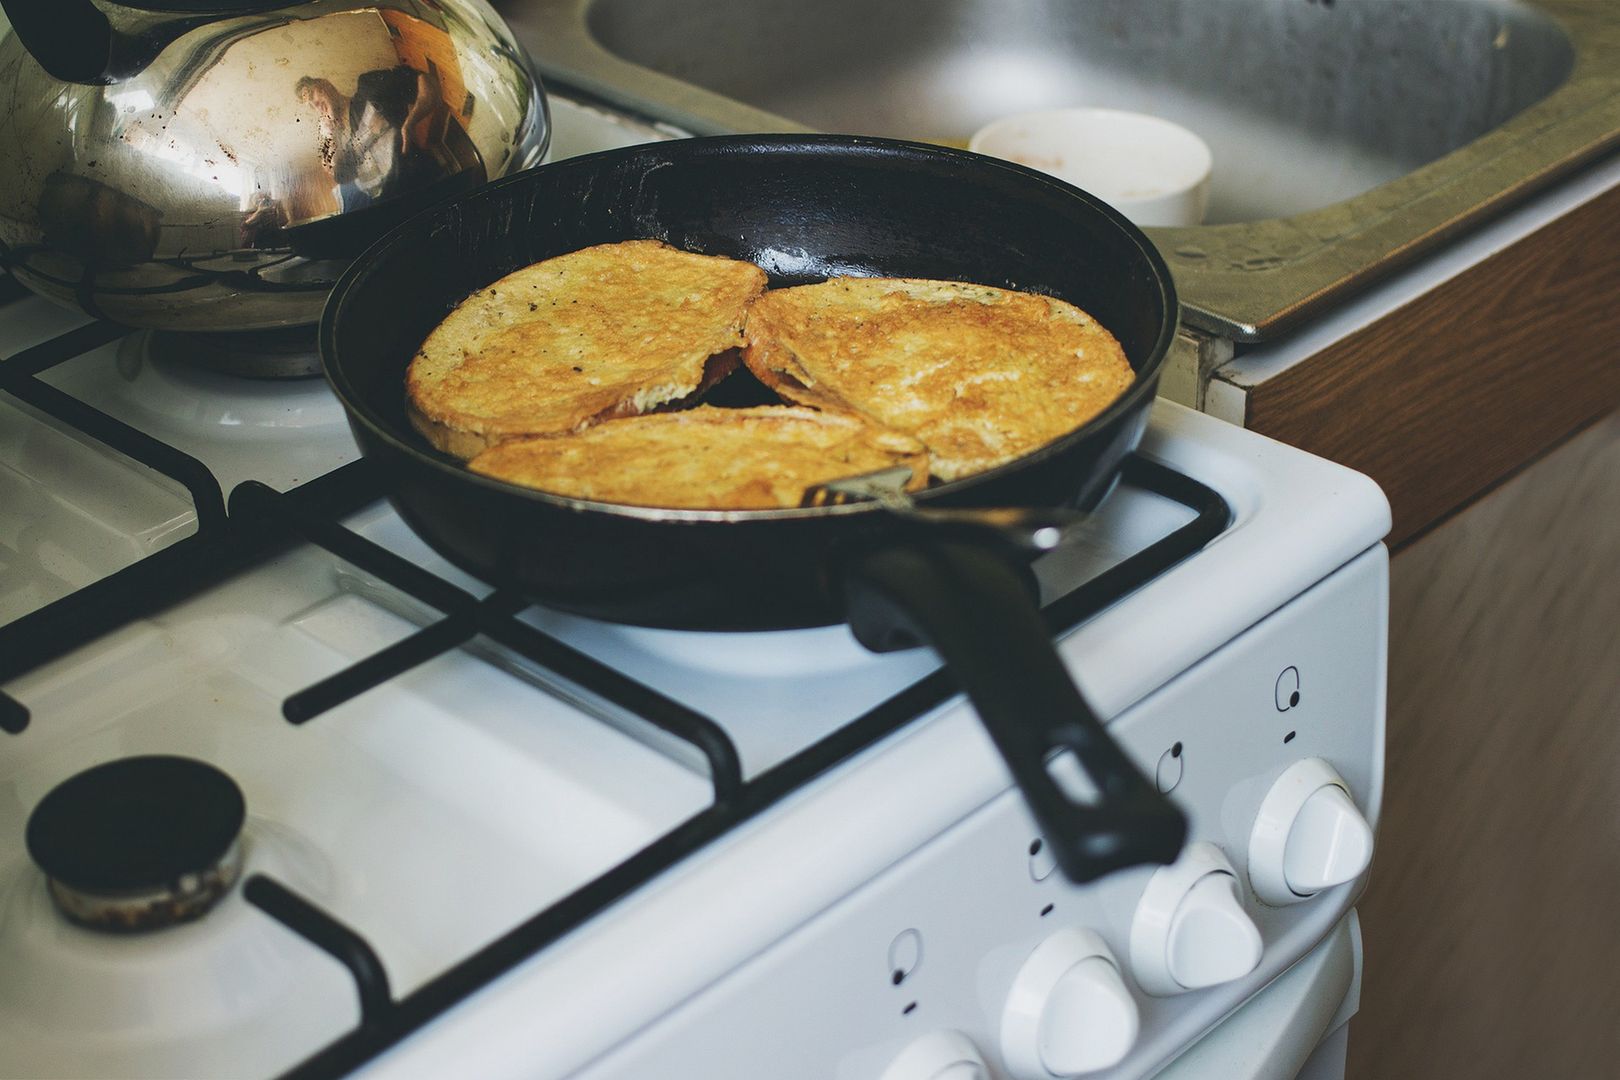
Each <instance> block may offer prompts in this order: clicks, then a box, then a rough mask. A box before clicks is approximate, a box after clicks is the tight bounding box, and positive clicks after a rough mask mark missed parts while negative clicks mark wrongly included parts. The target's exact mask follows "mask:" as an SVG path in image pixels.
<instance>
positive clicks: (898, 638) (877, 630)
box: [844, 538, 1187, 883]
mask: <svg viewBox="0 0 1620 1080" xmlns="http://www.w3.org/2000/svg"><path fill="white" fill-rule="evenodd" d="M844 590H845V601H846V604H847V607H846V614H847V616H848V618H849V623H850V628H851V629H852V630H853V631H854V633H855V636H856V638H857V639H858V640H859V641H860V642H861V644H863V645H865V646H866V647H867V648H869V649H872V650H874V651H877V652H885V651H888V650H891V649H895V648H905V647H909V646H911V645H916V644H921V643H924V642H926V643H927V644H930V645H932V646H933V647H934V648H935V649H936V650H937V651H938V652H939V654H940V655H941V656H942V657H943V658H944V660H945V663H946V665H947V666H948V667H949V668H950V670H951V672H952V673H953V674H954V675H955V676H956V679H957V681H958V682H959V683H960V684H961V686H962V689H963V690H965V691H966V692H967V696H968V698H969V700H971V701H972V702H973V707H974V708H975V709H976V710H977V711H978V714H979V718H980V720H981V721H983V723H984V726H985V728H986V729H987V730H988V732H989V734H990V738H991V740H992V741H994V742H995V744H996V747H997V749H999V750H1000V751H1001V755H1002V757H1004V758H1005V759H1006V761H1007V765H1008V767H1009V768H1010V769H1011V770H1012V774H1013V777H1014V779H1015V780H1017V782H1018V786H1019V787H1020V788H1021V789H1022V790H1023V793H1024V798H1025V799H1026V800H1027V801H1028V803H1029V807H1030V810H1031V811H1032V812H1033V814H1034V816H1035V820H1036V822H1037V823H1038V824H1039V825H1040V827H1041V831H1042V833H1043V834H1044V836H1045V838H1046V840H1047V842H1048V843H1050V844H1051V845H1052V850H1053V855H1054V857H1055V859H1056V860H1057V864H1058V866H1059V867H1061V868H1062V870H1063V872H1064V874H1065V875H1066V876H1067V877H1068V878H1069V880H1071V881H1074V882H1076V883H1083V882H1087V881H1092V880H1095V879H1096V878H1099V877H1102V876H1103V875H1104V874H1108V873H1111V872H1113V871H1115V870H1120V869H1124V868H1125V867H1128V866H1136V865H1140V864H1142V863H1159V864H1163V863H1170V862H1173V861H1174V860H1175V858H1176V856H1177V855H1178V854H1179V853H1180V851H1181V846H1182V844H1183V842H1184V841H1185V840H1186V836H1187V819H1186V817H1185V816H1184V815H1183V814H1182V813H1181V811H1180V810H1178V809H1177V808H1176V807H1175V806H1174V805H1173V804H1172V803H1171V802H1170V800H1169V799H1167V798H1165V796H1164V795H1162V794H1160V793H1159V790H1158V789H1157V787H1155V786H1154V784H1153V783H1152V781H1150V780H1149V779H1148V778H1147V777H1145V776H1144V775H1142V772H1141V771H1140V770H1139V769H1137V767H1136V765H1135V763H1133V762H1132V761H1131V759H1130V758H1129V757H1127V756H1126V754H1125V752H1124V750H1123V749H1121V747H1120V745H1119V744H1118V743H1117V742H1115V741H1114V738H1113V736H1111V735H1109V734H1108V732H1107V730H1106V729H1104V727H1103V725H1102V724H1101V722H1099V721H1098V719H1097V717H1096V715H1095V714H1094V713H1093V712H1092V711H1091V707H1090V706H1089V705H1087V704H1086V701H1085V699H1084V698H1083V697H1082V696H1081V694H1080V691H1079V689H1078V688H1077V687H1076V686H1075V685H1074V680H1073V679H1072V678H1070V677H1069V672H1068V670H1067V669H1066V668H1065V667H1064V666H1063V662H1062V660H1060V659H1059V658H1058V655H1057V652H1056V650H1055V649H1054V648H1053V645H1052V638H1051V634H1050V631H1048V629H1047V627H1046V623H1045V621H1044V620H1043V619H1042V618H1041V615H1040V611H1039V609H1038V608H1037V607H1036V605H1035V603H1034V599H1033V596H1032V592H1031V589H1030V575H1029V574H1028V573H1027V569H1026V568H1025V567H1024V566H1023V565H1021V564H1019V563H1016V562H1014V561H1013V560H1012V559H1011V558H1009V556H1008V555H1006V554H1003V553H1001V552H999V551H996V550H995V549H993V548H991V547H987V546H984V545H980V544H974V543H967V542H961V541H957V540H952V539H945V538H920V539H913V540H908V541H906V542H902V543H899V544H895V545H893V546H889V547H884V548H881V549H878V550H875V551H868V552H865V553H863V554H861V555H860V556H858V557H856V558H855V559H854V560H853V561H852V562H851V563H850V564H848V565H847V566H846V568H845V573H844ZM1062 750H1069V751H1072V752H1073V754H1074V756H1075V758H1076V759H1077V760H1078V761H1079V764H1080V765H1081V767H1082V768H1083V769H1084V771H1085V773H1086V776H1087V778H1088V779H1089V780H1090V783H1091V787H1092V788H1093V790H1094V791H1095V793H1096V797H1095V801H1089V802H1081V801H1077V800H1076V799H1073V798H1071V797H1070V796H1069V794H1067V793H1066V792H1065V791H1064V790H1063V788H1062V787H1060V786H1059V784H1058V783H1057V781H1056V780H1055V779H1054V778H1053V775H1052V773H1051V772H1050V771H1049V770H1048V762H1049V760H1050V759H1051V758H1052V756H1053V755H1054V754H1056V753H1057V752H1059V751H1062Z"/></svg>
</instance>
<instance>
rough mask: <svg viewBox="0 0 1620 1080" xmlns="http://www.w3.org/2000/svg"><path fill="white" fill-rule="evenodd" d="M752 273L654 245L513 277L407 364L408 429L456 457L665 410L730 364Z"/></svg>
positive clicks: (455, 318)
mask: <svg viewBox="0 0 1620 1080" xmlns="http://www.w3.org/2000/svg"><path fill="white" fill-rule="evenodd" d="M764 288H765V272H764V271H763V270H761V269H760V268H759V267H757V266H755V265H754V264H753V263H749V262H742V261H739V260H736V259H726V258H721V257H718V256H712V255H694V254H692V253H690V252H686V251H680V250H678V249H676V248H673V247H670V246H669V245H667V244H663V243H660V242H658V241H656V240H629V241H625V242H622V243H617V244H600V245H597V246H596V247H589V248H584V249H582V250H580V251H575V252H572V253H570V254H567V255H559V256H557V257H556V258H552V259H546V260H544V261H542V262H538V263H535V264H534V265H532V266H526V267H524V268H523V269H521V270H517V271H515V272H513V273H511V274H508V275H507V276H505V277H503V278H501V279H500V280H499V281H497V282H495V283H494V284H493V285H490V286H488V287H486V288H483V289H480V290H478V291H477V292H475V293H473V294H472V295H471V296H469V297H467V298H466V299H465V300H463V301H462V302H461V303H460V304H458V305H457V306H456V308H455V310H454V311H452V312H451V313H450V315H449V317H447V318H446V319H445V320H444V321H443V322H442V323H440V324H439V326H438V327H437V328H435V329H434V331H433V332H432V333H431V334H429V335H428V337H427V340H426V341H424V342H423V343H422V347H421V349H420V350H419V351H418V352H417V354H416V356H415V357H414V358H413V359H412V360H411V364H410V368H409V370H408V371H407V372H406V377H405V386H406V395H407V400H408V404H409V410H408V411H409V413H410V416H411V422H412V424H413V425H414V426H415V427H416V429H417V430H418V431H420V432H421V433H422V434H423V435H424V436H425V437H426V438H427V439H428V441H429V442H431V443H432V444H433V445H434V446H436V447H438V448H439V449H441V450H444V451H446V452H448V453H451V454H455V455H456V456H458V457H462V458H469V457H472V456H473V455H474V454H477V453H479V452H480V451H482V450H484V449H487V448H488V447H490V446H493V445H494V444H496V443H498V442H500V441H501V440H502V439H506V438H511V437H514V436H518V435H541V434H556V433H562V432H570V431H578V430H581V429H582V428H585V427H588V426H590V425H591V424H594V423H598V422H600V421H602V420H606V419H611V418H614V417H622V416H634V415H638V414H640V413H645V412H650V411H652V410H654V409H657V408H661V407H667V406H669V405H671V404H678V403H680V402H682V401H683V400H687V399H691V398H693V397H695V396H696V395H698V394H700V393H702V392H703V391H704V390H706V389H707V388H708V387H709V386H710V385H712V384H713V383H714V382H716V381H718V380H719V379H720V378H723V377H724V376H725V375H726V374H728V373H729V372H730V371H732V370H734V369H735V368H736V366H737V362H738V358H737V353H736V352H735V351H734V350H735V349H736V348H737V347H738V346H740V345H741V344H742V334H741V329H742V321H743V312H744V311H745V310H746V308H747V306H748V304H749V302H750V301H752V300H753V299H754V297H756V296H758V295H759V293H760V292H761V291H762V290H763V289H764Z"/></svg>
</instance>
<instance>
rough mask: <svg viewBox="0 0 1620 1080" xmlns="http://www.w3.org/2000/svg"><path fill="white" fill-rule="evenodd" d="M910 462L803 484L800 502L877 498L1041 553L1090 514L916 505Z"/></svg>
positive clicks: (919, 516)
mask: <svg viewBox="0 0 1620 1080" xmlns="http://www.w3.org/2000/svg"><path fill="white" fill-rule="evenodd" d="M911 476H912V473H911V469H910V467H909V466H905V465H896V466H893V467H891V468H887V469H879V470H877V471H876V472H869V473H862V474H860V475H859V476H846V477H844V478H842V479H839V480H830V481H828V482H827V483H825V484H812V485H811V486H810V487H808V488H805V491H804V497H803V498H802V499H801V500H800V501H799V505H800V506H812V507H814V506H843V505H844V504H846V503H852V502H875V503H878V504H880V505H881V506H882V507H883V508H884V509H885V510H887V511H889V512H890V513H892V514H895V515H897V516H899V517H903V518H906V519H907V520H910V521H916V522H919V523H921V524H925V525H942V526H954V527H957V528H963V527H966V528H970V529H985V530H988V531H990V532H993V533H995V534H996V535H997V536H998V537H999V538H1000V539H1002V540H1003V541H1005V542H1008V543H1011V544H1013V545H1014V546H1016V547H1018V548H1021V549H1023V550H1025V551H1032V552H1037V553H1038V552H1043V551H1051V550H1052V549H1053V548H1057V547H1061V546H1062V545H1063V543H1064V541H1065V540H1066V539H1067V538H1068V535H1069V534H1070V533H1071V532H1073V531H1074V530H1076V529H1078V528H1079V527H1080V526H1081V525H1082V524H1083V523H1084V522H1085V520H1086V515H1085V514H1083V513H1081V512H1080V511H1078V510H1071V509H1069V508H1067V507H1061V506H1050V507H1049V506H1042V507H1026V506H996V507H943V506H938V507H936V506H918V505H917V504H916V502H914V501H913V500H912V498H911V495H910V493H909V492H907V491H906V484H908V483H910V481H911Z"/></svg>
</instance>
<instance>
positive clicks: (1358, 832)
mask: <svg viewBox="0 0 1620 1080" xmlns="http://www.w3.org/2000/svg"><path fill="white" fill-rule="evenodd" d="M1372 850H1373V832H1372V826H1370V825H1368V824H1367V819H1366V818H1364V817H1362V816H1361V811H1360V809H1359V808H1358V807H1357V806H1356V801H1355V798H1354V797H1353V796H1352V795H1351V794H1350V788H1349V785H1348V784H1346V783H1345V782H1344V779H1343V778H1342V777H1340V776H1339V774H1338V773H1337V772H1336V771H1334V768H1333V766H1331V765H1329V764H1328V763H1327V762H1326V761H1323V760H1322V759H1321V758H1306V759H1305V760H1303V761H1299V762H1295V763H1294V764H1293V765H1292V766H1290V767H1289V768H1288V769H1286V770H1285V771H1284V772H1283V774H1282V775H1281V776H1279V777H1278V778H1277V781H1276V783H1274V784H1272V785H1271V790H1270V791H1268V792H1267V793H1266V797H1265V799H1264V801H1262V802H1261V804H1260V812H1259V813H1258V814H1256V815H1255V819H1254V829H1253V831H1252V832H1251V833H1250V835H1249V880H1250V881H1251V882H1253V884H1254V891H1255V895H1257V896H1259V897H1260V899H1262V900H1264V901H1265V902H1266V903H1268V904H1273V905H1283V904H1297V903H1299V902H1300V901H1301V900H1308V899H1310V898H1311V897H1313V896H1315V895H1316V894H1317V893H1319V892H1322V891H1323V890H1324V889H1331V888H1333V887H1334V886H1335V885H1343V884H1344V883H1345V882H1347V881H1354V880H1356V879H1357V878H1359V877H1360V876H1361V875H1362V873H1363V872H1364V871H1365V870H1366V869H1367V866H1368V864H1370V863H1371V862H1372Z"/></svg>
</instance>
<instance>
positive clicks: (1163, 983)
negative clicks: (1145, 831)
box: [1131, 842, 1265, 997]
mask: <svg viewBox="0 0 1620 1080" xmlns="http://www.w3.org/2000/svg"><path fill="white" fill-rule="evenodd" d="M1264 952H1265V943H1264V942H1263V941H1262V940H1261V939H1260V931H1259V929H1258V928H1257V927H1256V926H1255V925H1254V921H1253V920H1252V919H1250V918H1249V915H1248V912H1246V911H1244V910H1243V898H1242V894H1241V892H1240V889H1239V884H1238V877H1237V872H1236V871H1235V870H1233V869H1232V864H1231V863H1230V862H1228V861H1227V858H1226V856H1225V855H1223V854H1222V853H1221V849H1220V848H1218V847H1216V846H1215V845H1214V844H1210V843H1204V842H1199V843H1196V844H1189V845H1188V846H1187V849H1186V850H1185V851H1183V852H1182V853H1181V857H1180V858H1179V859H1177V860H1176V861H1175V862H1174V863H1172V864H1171V865H1169V866H1166V867H1164V868H1162V869H1160V870H1158V871H1155V872H1154V875H1153V877H1152V878H1150V879H1149V880H1148V884H1147V888H1146V889H1145V890H1143V892H1142V899H1141V900H1140V901H1138V902H1137V905H1136V914H1135V915H1134V916H1133V917H1132V919H1131V970H1132V971H1133V972H1134V973H1135V975H1136V981H1137V982H1138V983H1140V984H1141V986H1142V989H1144V990H1146V991H1147V992H1148V993H1150V994H1154V995H1156V996H1159V997H1168V996H1169V995H1171V994H1182V993H1186V992H1187V991H1189V990H1202V989H1204V988H1205V987H1208V986H1217V985H1219V984H1221V983H1225V982H1231V981H1232V980H1233V979H1241V978H1242V977H1243V976H1245V975H1247V974H1248V973H1249V972H1251V971H1253V970H1254V969H1255V967H1256V966H1258V965H1259V963H1260V957H1261V955H1262V954H1263V953H1264Z"/></svg>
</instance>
